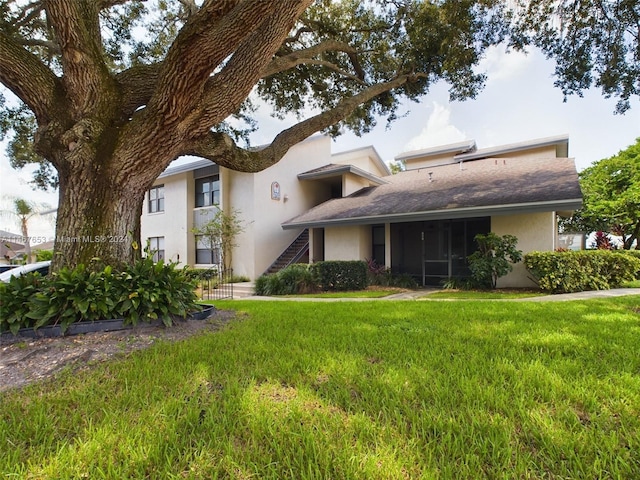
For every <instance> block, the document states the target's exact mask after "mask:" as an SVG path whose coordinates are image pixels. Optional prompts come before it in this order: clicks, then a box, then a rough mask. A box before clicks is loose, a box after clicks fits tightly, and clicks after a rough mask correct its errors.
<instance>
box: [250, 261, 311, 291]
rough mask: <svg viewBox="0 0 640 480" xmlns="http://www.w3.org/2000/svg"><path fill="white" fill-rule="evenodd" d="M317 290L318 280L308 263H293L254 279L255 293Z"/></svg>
mask: <svg viewBox="0 0 640 480" xmlns="http://www.w3.org/2000/svg"><path fill="white" fill-rule="evenodd" d="M315 291H318V282H317V280H316V278H315V277H314V272H313V271H312V270H311V268H310V267H309V265H307V264H302V263H295V264H293V265H289V266H288V267H286V268H283V269H282V270H280V271H279V272H277V273H273V274H270V275H262V276H261V277H259V278H258V279H257V280H256V284H255V292H256V295H261V296H270V295H297V294H304V293H312V292H315Z"/></svg>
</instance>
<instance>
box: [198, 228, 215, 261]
mask: <svg viewBox="0 0 640 480" xmlns="http://www.w3.org/2000/svg"><path fill="white" fill-rule="evenodd" d="M220 263H221V262H220V247H219V246H218V245H211V240H210V239H209V238H207V237H206V236H205V235H196V264H198V265H219V264H220Z"/></svg>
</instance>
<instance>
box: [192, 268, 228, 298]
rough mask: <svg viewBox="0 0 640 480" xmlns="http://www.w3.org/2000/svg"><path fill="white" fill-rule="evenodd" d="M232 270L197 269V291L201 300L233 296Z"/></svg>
mask: <svg viewBox="0 0 640 480" xmlns="http://www.w3.org/2000/svg"><path fill="white" fill-rule="evenodd" d="M232 279H233V270H232V269H228V270H224V269H219V268H210V269H207V270H199V271H198V287H199V288H198V291H199V292H200V298H201V299H202V300H222V299H225V298H233V283H231V281H232Z"/></svg>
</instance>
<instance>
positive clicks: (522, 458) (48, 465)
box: [0, 296, 640, 479]
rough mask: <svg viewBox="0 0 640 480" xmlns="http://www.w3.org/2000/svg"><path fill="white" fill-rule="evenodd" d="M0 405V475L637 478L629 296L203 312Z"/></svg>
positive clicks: (636, 384) (246, 305)
mask: <svg viewBox="0 0 640 480" xmlns="http://www.w3.org/2000/svg"><path fill="white" fill-rule="evenodd" d="M218 306H219V307H220V308H234V309H237V310H238V311H239V312H240V314H241V315H240V318H239V320H237V321H234V322H232V323H231V324H230V325H229V326H228V327H227V328H225V329H223V330H222V331H220V332H217V333H213V334H206V335H201V336H199V337H195V338H192V339H190V340H188V341H185V342H181V343H177V344H159V345H156V346H154V347H152V348H151V349H149V350H146V351H143V352H137V353H136V354H133V355H132V356H130V357H129V358H127V359H124V360H121V361H116V362H110V363H108V364H102V365H98V366H96V367H94V368H92V369H91V370H90V371H85V372H83V373H80V374H78V375H76V376H71V375H68V376H66V377H63V378H60V379H58V380H56V381H55V382H51V383H49V384H46V385H40V386H34V387H30V388H27V389H25V390H22V391H16V392H11V393H5V394H4V395H2V396H0V452H1V453H0V478H34V479H35V478H38V479H39V478H91V479H100V478H110V479H111V478H113V479H122V478H132V479H133V478H135V479H138V478H150V479H183V478H193V479H196V478H201V479H210V478H232V479H247V478H261V479H262V478H269V479H282V478H291V479H329V478H331V479H341V478H353V479H369V478H371V479H396V478H397V479H405V478H410V479H414V478H427V479H429V478H434V479H435V478H447V479H449V478H450V479H459V478H464V479H467V478H500V479H509V478H527V479H542V478H572V479H583V478H584V479H586V478H589V479H591V478H616V479H631V478H640V354H639V345H640V297H638V296H629V297H620V298H614V299H607V300H590V301H585V302H558V303H555V302H553V303H544V302H542V303H534V302H518V303H512V302H492V301H487V302H474V301H464V300H461V301H456V302H400V301H388V302H380V301H371V302H366V301H365V302H340V303H320V302H287V301H284V302H282V301H280V302H268V301H265V302H256V301H244V302H242V301H237V300H236V301H231V302H219V304H218Z"/></svg>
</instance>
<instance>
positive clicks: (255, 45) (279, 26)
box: [181, 0, 313, 136]
mask: <svg viewBox="0 0 640 480" xmlns="http://www.w3.org/2000/svg"><path fill="white" fill-rule="evenodd" d="M312 1H313V0H280V1H279V2H278V7H279V8H278V9H276V10H275V11H274V12H272V14H271V15H270V16H269V17H267V18H265V19H263V21H262V22H261V23H260V24H259V27H258V28H257V29H255V30H254V31H253V32H252V33H251V34H250V35H249V36H247V38H246V39H245V40H244V41H243V42H242V44H241V45H240V46H239V47H238V48H237V49H236V51H235V52H234V54H233V56H232V57H231V58H230V59H229V60H228V62H227V63H226V65H225V66H224V67H223V68H222V70H221V71H220V72H218V73H217V74H216V75H215V76H213V77H211V78H209V80H208V82H207V84H206V88H205V90H204V93H203V95H202V96H201V97H200V98H199V99H198V102H197V103H198V106H199V110H198V111H194V112H193V113H192V115H191V116H190V117H188V118H187V119H186V121H185V122H183V123H182V126H181V129H182V130H183V131H187V130H188V131H190V132H191V133H190V135H192V136H199V135H202V134H204V133H206V132H207V131H208V130H209V129H210V128H211V127H212V126H213V125H216V124H218V123H220V122H221V121H223V120H224V119H225V118H227V117H228V116H229V115H231V114H232V113H233V112H235V111H236V110H237V109H238V108H239V107H240V105H241V104H242V102H243V101H244V100H245V99H246V98H247V96H248V95H249V93H250V92H251V90H252V89H253V87H254V86H255V84H256V82H257V81H258V80H259V79H260V78H261V77H262V72H263V70H264V68H265V66H266V65H267V64H268V63H269V61H270V59H271V58H272V56H273V54H274V53H275V52H276V51H277V50H278V48H280V45H282V42H283V40H284V38H285V37H286V35H287V34H288V33H289V31H290V30H291V28H292V26H293V24H294V23H295V21H296V19H297V18H298V16H299V15H300V14H301V13H302V11H304V9H305V8H307V7H308V6H309V5H310V4H311V3H312ZM200 106H201V107H200Z"/></svg>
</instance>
